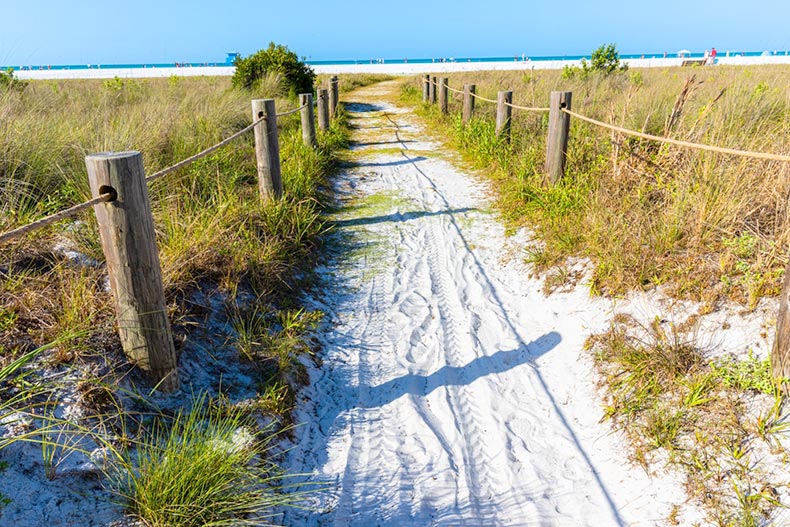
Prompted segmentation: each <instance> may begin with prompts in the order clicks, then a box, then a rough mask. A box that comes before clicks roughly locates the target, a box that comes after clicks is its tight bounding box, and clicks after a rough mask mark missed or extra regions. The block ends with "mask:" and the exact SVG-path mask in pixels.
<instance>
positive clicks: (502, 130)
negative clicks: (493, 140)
mask: <svg viewBox="0 0 790 527" xmlns="http://www.w3.org/2000/svg"><path fill="white" fill-rule="evenodd" d="M512 102H513V92H512V91H501V92H499V93H498V94H497V98H496V136H497V137H502V138H504V139H505V141H510V113H511V111H512V108H511V107H510V106H508V104H511V103H512Z"/></svg>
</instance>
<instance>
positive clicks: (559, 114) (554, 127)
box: [546, 91, 571, 183]
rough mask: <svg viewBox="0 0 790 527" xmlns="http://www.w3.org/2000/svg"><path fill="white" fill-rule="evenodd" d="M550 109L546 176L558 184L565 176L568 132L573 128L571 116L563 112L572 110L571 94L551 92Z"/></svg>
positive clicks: (567, 92)
mask: <svg viewBox="0 0 790 527" xmlns="http://www.w3.org/2000/svg"><path fill="white" fill-rule="evenodd" d="M549 108H550V109H549V137H548V140H547V142H546V174H547V175H548V177H549V181H551V182H552V183H557V182H558V181H559V180H560V179H561V178H562V176H563V175H565V157H566V154H567V151H568V131H569V130H570V127H571V116H570V115H568V114H567V113H565V112H563V111H562V110H563V108H567V109H568V110H570V109H571V92H569V91H553V92H551V97H550V98H549Z"/></svg>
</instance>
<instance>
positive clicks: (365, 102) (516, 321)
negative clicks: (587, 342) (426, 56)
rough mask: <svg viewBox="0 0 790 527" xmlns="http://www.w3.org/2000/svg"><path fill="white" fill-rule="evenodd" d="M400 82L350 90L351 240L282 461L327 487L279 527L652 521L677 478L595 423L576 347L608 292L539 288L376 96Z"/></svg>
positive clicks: (455, 177)
mask: <svg viewBox="0 0 790 527" xmlns="http://www.w3.org/2000/svg"><path fill="white" fill-rule="evenodd" d="M396 90H397V84H392V83H385V84H380V85H376V86H373V87H369V88H365V89H362V90H359V91H357V92H355V93H354V94H353V95H351V96H350V97H349V98H348V100H349V101H353V103H354V104H350V106H349V109H350V110H351V112H352V118H353V120H352V123H353V126H354V127H355V128H356V130H355V133H354V137H353V139H354V141H355V146H352V149H354V150H355V151H356V153H357V154H358V155H355V161H354V162H353V163H350V166H349V167H348V169H347V170H345V171H343V173H342V174H340V176H339V177H338V181H337V189H338V194H339V196H340V201H341V205H342V207H341V212H340V213H339V214H338V216H337V220H338V240H339V243H341V244H343V243H345V244H346V245H347V246H349V247H350V248H351V249H354V250H351V251H346V256H345V257H341V256H338V257H336V258H332V259H331V261H330V262H329V263H327V265H326V267H325V268H323V269H322V271H321V272H322V274H323V275H324V277H325V279H326V280H325V282H326V285H325V289H324V290H323V291H321V293H320V294H319V295H316V297H315V298H313V299H312V302H313V303H314V304H315V306H316V307H317V308H320V309H322V310H324V311H325V312H326V313H327V314H328V316H327V319H328V320H327V328H328V329H327V332H326V333H325V334H323V335H322V336H321V337H320V338H321V340H322V345H323V350H322V352H321V356H320V358H321V360H322V366H321V367H320V368H319V367H315V368H312V369H311V385H310V386H309V387H308V388H306V389H305V390H304V391H303V397H302V401H300V407H299V410H298V412H297V422H300V423H302V424H301V426H299V428H298V429H297V430H296V438H295V441H294V446H293V449H292V450H291V452H290V454H289V461H288V463H289V469H290V470H291V471H293V472H301V473H306V474H309V475H310V476H309V478H308V479H309V480H311V481H313V482H321V481H323V482H329V490H328V491H327V492H323V493H321V494H319V495H317V497H316V498H315V500H314V503H313V505H314V506H315V510H314V511H311V512H290V513H288V514H287V515H286V517H285V519H284V520H283V521H284V523H285V524H286V525H310V526H312V525H315V526H328V525H336V526H365V527H372V526H383V525H387V526H411V525H413V526H427V525H442V526H451V525H463V526H483V525H485V526H489V525H490V526H518V525H567V526H581V525H589V526H596V527H600V526H608V525H656V524H662V522H663V519H665V518H666V517H667V515H668V513H669V509H670V503H671V502H673V501H679V500H682V494H680V491H679V489H678V485H677V482H674V481H671V480H669V479H667V478H663V479H657V478H653V479H650V478H648V477H647V476H646V475H645V473H644V472H643V471H642V470H641V469H639V468H634V467H630V466H628V463H627V462H626V457H625V451H624V448H623V445H622V444H621V443H620V440H619V438H618V437H615V436H613V435H612V434H611V433H610V429H609V427H608V425H606V424H603V425H602V424H599V423H598V421H599V419H600V416H601V411H600V409H599V406H598V403H597V399H596V398H595V396H594V393H593V389H592V387H591V381H590V378H591V374H590V366H589V363H588V362H587V359H586V358H585V356H584V352H583V351H582V347H583V343H584V339H585V338H586V336H587V335H589V333H590V332H591V331H594V330H598V329H600V328H602V327H604V326H605V325H606V320H607V309H606V306H605V305H604V304H605V302H602V301H593V300H590V299H589V298H588V296H587V294H586V292H585V291H584V290H583V289H579V290H576V291H575V292H572V293H568V294H563V295H552V297H550V298H545V297H544V296H543V295H542V294H541V293H540V289H539V288H540V284H539V283H538V282H537V281H536V280H532V279H530V278H528V276H527V273H526V270H525V269H524V268H523V266H522V265H521V264H520V257H519V256H518V255H519V252H518V251H516V250H513V247H514V246H515V242H514V241H512V240H508V239H507V238H506V237H505V235H504V230H503V228H502V226H501V225H499V224H498V223H497V221H496V218H495V217H494V216H493V215H492V214H491V213H490V212H489V210H488V209H489V208H490V203H489V199H488V198H487V197H486V192H487V191H486V188H485V185H484V184H483V183H481V182H479V181H476V180H474V179H473V178H471V177H470V176H468V175H466V174H464V173H463V171H461V170H459V169H457V168H455V167H454V166H453V165H452V164H451V163H450V162H449V161H448V160H446V159H444V158H443V157H442V154H441V153H442V152H445V153H446V150H444V149H442V148H440V146H439V145H438V144H435V143H432V142H430V140H428V139H426V138H425V133H424V131H423V130H422V129H421V127H420V125H419V121H418V119H417V118H416V117H414V116H413V115H411V114H410V113H409V112H408V111H407V110H405V109H402V108H397V107H395V106H394V105H393V104H391V103H387V102H383V101H385V100H387V99H392V98H393V94H394V93H396ZM522 242H523V240H522ZM348 254H351V256H348Z"/></svg>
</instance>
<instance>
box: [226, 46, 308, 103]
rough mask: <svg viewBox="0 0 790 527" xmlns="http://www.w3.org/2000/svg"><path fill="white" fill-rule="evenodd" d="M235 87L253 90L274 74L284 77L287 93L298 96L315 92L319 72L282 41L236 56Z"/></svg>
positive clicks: (233, 80)
mask: <svg viewBox="0 0 790 527" xmlns="http://www.w3.org/2000/svg"><path fill="white" fill-rule="evenodd" d="M234 65H235V66H236V71H235V72H234V74H233V79H232V82H233V86H235V87H237V88H246V89H250V88H253V87H255V86H256V85H259V84H260V82H261V80H262V79H264V78H266V77H267V76H271V75H278V76H281V77H282V82H283V87H284V89H285V91H286V93H285V94H284V95H289V96H290V97H292V98H293V97H296V96H297V95H299V94H300V93H313V84H314V82H315V77H316V76H315V72H314V71H313V68H311V67H310V66H308V65H307V64H305V62H304V61H303V60H300V59H299V56H298V55H297V54H296V53H294V52H293V51H291V50H289V49H288V48H287V47H286V46H284V45H282V44H275V43H274V42H271V43H269V47H268V48H266V49H261V50H259V51H257V52H256V53H254V54H252V55H250V56H249V57H245V58H242V57H241V56H239V57H237V58H236V62H235V63H234Z"/></svg>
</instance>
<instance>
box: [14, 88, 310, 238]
mask: <svg viewBox="0 0 790 527" xmlns="http://www.w3.org/2000/svg"><path fill="white" fill-rule="evenodd" d="M314 104H318V101H317V100H316V101H315V103H314ZM307 107H308V104H303V105H301V106H299V107H298V108H294V109H293V110H288V111H286V112H282V113H278V114H276V117H277V118H278V119H279V118H281V117H287V116H289V115H293V114H295V113H298V112H300V111H302V110H304V109H305V108H307ZM266 120H267V116H266V115H264V116H263V117H261V118H259V119H257V120H256V121H254V122H253V123H252V124H250V125H248V126H246V127H244V128H243V129H241V130H239V131H238V132H236V133H234V134H233V135H230V136H228V137H226V138H225V139H223V140H222V141H220V142H219V143H217V144H215V145H212V146H210V147H208V148H206V149H205V150H202V151H200V152H198V153H197V154H195V155H193V156H190V157H188V158H186V159H184V160H182V161H179V162H178V163H175V164H174V165H171V166H169V167H167V168H163V169H162V170H160V171H158V172H155V173H153V174H151V175H150V176H148V177H146V178H145V181H146V182H147V183H151V182H153V181H156V180H158V179H161V178H163V177H164V176H166V175H168V174H171V173H173V172H176V171H177V170H180V169H182V168H184V167H186V166H189V165H191V164H192V163H194V162H195V161H198V160H199V159H202V158H204V157H206V156H208V155H209V154H211V153H213V152H215V151H216V150H219V149H220V148H222V147H224V146H226V145H228V144H229V143H231V142H233V140H234V139H237V138H239V137H241V136H243V135H245V134H247V133H248V132H250V131H252V130H254V129H255V127H256V126H258V125H259V124H261V123H263V122H264V121H266ZM115 198H116V194H115V193H114V192H107V193H104V194H101V195H100V196H98V197H95V198H93V199H90V200H87V201H84V202H82V203H78V204H77V205H74V206H72V207H69V208H67V209H64V210H61V211H59V212H56V213H54V214H51V215H49V216H46V217H44V218H41V219H40V220H36V221H34V222H32V223H29V224H27V225H24V226H22V227H19V228H17V229H14V230H11V231H8V232H5V233H2V234H0V245H3V244H6V243H8V242H10V241H12V240H15V239H17V238H21V237H23V236H25V235H27V234H29V233H31V232H34V231H37V230H39V229H43V228H44V227H47V226H49V225H52V224H53V223H57V222H59V221H61V220H64V219H67V218H73V217H74V216H77V215H79V214H80V213H81V212H83V211H86V210H88V209H90V208H91V207H93V206H94V205H98V204H99V203H109V202H111V201H114V200H115Z"/></svg>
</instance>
